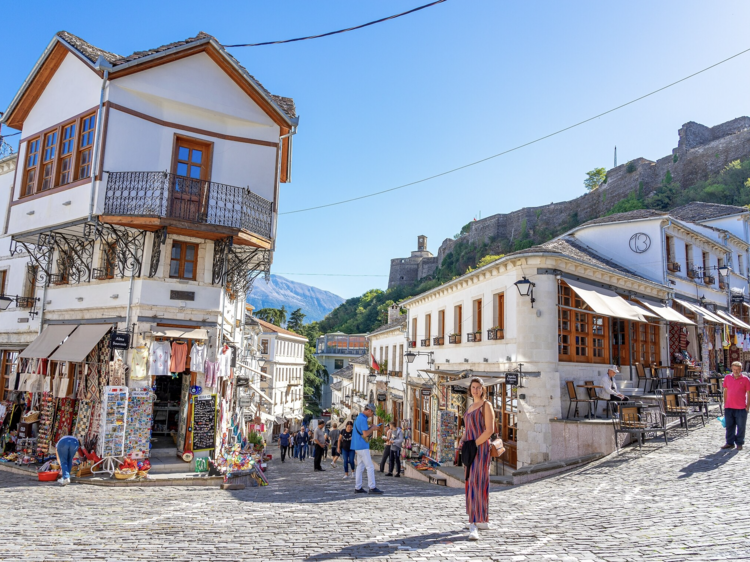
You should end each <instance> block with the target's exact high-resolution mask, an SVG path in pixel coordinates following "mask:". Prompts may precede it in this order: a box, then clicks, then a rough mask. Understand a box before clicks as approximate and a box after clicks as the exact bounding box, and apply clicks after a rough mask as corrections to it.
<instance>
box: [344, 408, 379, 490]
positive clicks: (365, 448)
mask: <svg viewBox="0 0 750 562" xmlns="http://www.w3.org/2000/svg"><path fill="white" fill-rule="evenodd" d="M374 413H375V405H374V404H368V405H367V406H365V411H364V412H362V413H361V414H359V416H357V420H356V421H355V422H354V431H353V432H352V445H351V447H352V450H353V451H355V454H356V455H357V470H356V471H355V476H356V481H355V487H354V493H355V494H366V493H367V492H365V491H364V490H363V489H362V472H364V470H365V468H366V469H367V484H368V485H369V487H370V493H371V494H382V493H383V492H382V490H378V488H377V487H376V486H375V466H373V464H372V458H371V457H370V444H369V443H368V441H369V439H370V437H371V436H372V432H373V431H375V429H377V427H378V426H376V425H374V426H372V427H370V426H369V425H368V421H367V420H368V418H371V417H372V415H373V414H374Z"/></svg>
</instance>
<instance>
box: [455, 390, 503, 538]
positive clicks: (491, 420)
mask: <svg viewBox="0 0 750 562" xmlns="http://www.w3.org/2000/svg"><path fill="white" fill-rule="evenodd" d="M470 390H471V397H472V398H473V400H474V402H473V404H472V405H471V407H470V408H469V409H468V410H467V411H466V414H465V415H464V425H465V426H466V432H465V433H464V437H463V440H462V443H461V445H462V447H463V446H464V444H467V445H471V442H472V441H473V442H474V445H476V456H475V457H474V460H473V462H472V463H471V466H470V467H469V468H468V470H469V476H468V477H467V478H466V513H467V515H468V516H469V540H478V539H479V533H478V532H477V530H478V529H481V530H487V529H489V522H488V521H489V500H490V498H489V495H490V460H491V454H490V442H489V439H490V437H491V436H492V433H493V428H494V427H495V413H494V411H493V409H492V405H491V404H490V403H488V402H487V401H486V400H485V389H484V385H483V384H482V381H481V379H479V378H475V379H472V381H471V385H470Z"/></svg>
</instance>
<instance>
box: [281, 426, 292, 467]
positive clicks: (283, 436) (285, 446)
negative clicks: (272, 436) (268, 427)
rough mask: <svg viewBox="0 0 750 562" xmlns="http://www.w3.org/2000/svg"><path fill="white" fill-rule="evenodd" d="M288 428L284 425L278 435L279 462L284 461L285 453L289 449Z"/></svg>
mask: <svg viewBox="0 0 750 562" xmlns="http://www.w3.org/2000/svg"><path fill="white" fill-rule="evenodd" d="M289 437H290V435H289V428H288V427H285V428H284V431H283V432H282V433H281V435H279V449H281V462H285V460H284V459H286V453H287V451H288V450H289Z"/></svg>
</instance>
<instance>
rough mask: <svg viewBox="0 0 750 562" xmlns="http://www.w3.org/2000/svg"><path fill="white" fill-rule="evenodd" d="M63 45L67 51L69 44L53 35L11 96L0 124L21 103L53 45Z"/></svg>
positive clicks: (9, 116)
mask: <svg viewBox="0 0 750 562" xmlns="http://www.w3.org/2000/svg"><path fill="white" fill-rule="evenodd" d="M58 41H59V42H61V43H63V44H64V45H65V46H66V47H67V48H68V49H70V48H71V47H70V44H69V43H67V42H66V41H63V40H62V39H61V38H60V37H58V36H57V35H55V36H54V37H53V38H52V40H51V41H50V42H49V43H48V44H47V48H46V49H44V51H43V52H42V54H41V55H40V56H39V58H38V59H37V61H36V63H35V64H34V66H33V67H32V69H31V71H30V72H29V75H28V76H27V77H26V80H24V81H23V84H21V87H20V88H19V89H18V91H17V92H16V95H15V96H13V99H12V100H11V101H10V104H9V105H8V108H7V109H6V110H5V113H4V114H3V116H2V117H0V123H7V122H8V120H9V119H10V118H11V116H12V114H13V111H14V110H15V108H16V106H17V105H18V102H19V101H21V98H23V95H24V94H25V93H26V90H27V89H28V87H29V85H30V84H31V82H33V80H34V77H35V76H36V75H37V73H38V72H39V69H40V68H41V67H42V65H43V64H44V61H46V60H47V57H48V56H49V55H50V53H51V52H52V49H54V48H55V44H57V42H58Z"/></svg>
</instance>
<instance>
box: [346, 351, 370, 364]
mask: <svg viewBox="0 0 750 562" xmlns="http://www.w3.org/2000/svg"><path fill="white" fill-rule="evenodd" d="M349 364H350V365H351V364H354V365H367V366H369V365H370V357H369V355H367V354H366V353H365V354H364V355H360V356H359V357H356V358H354V359H352V360H351V361H349Z"/></svg>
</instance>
